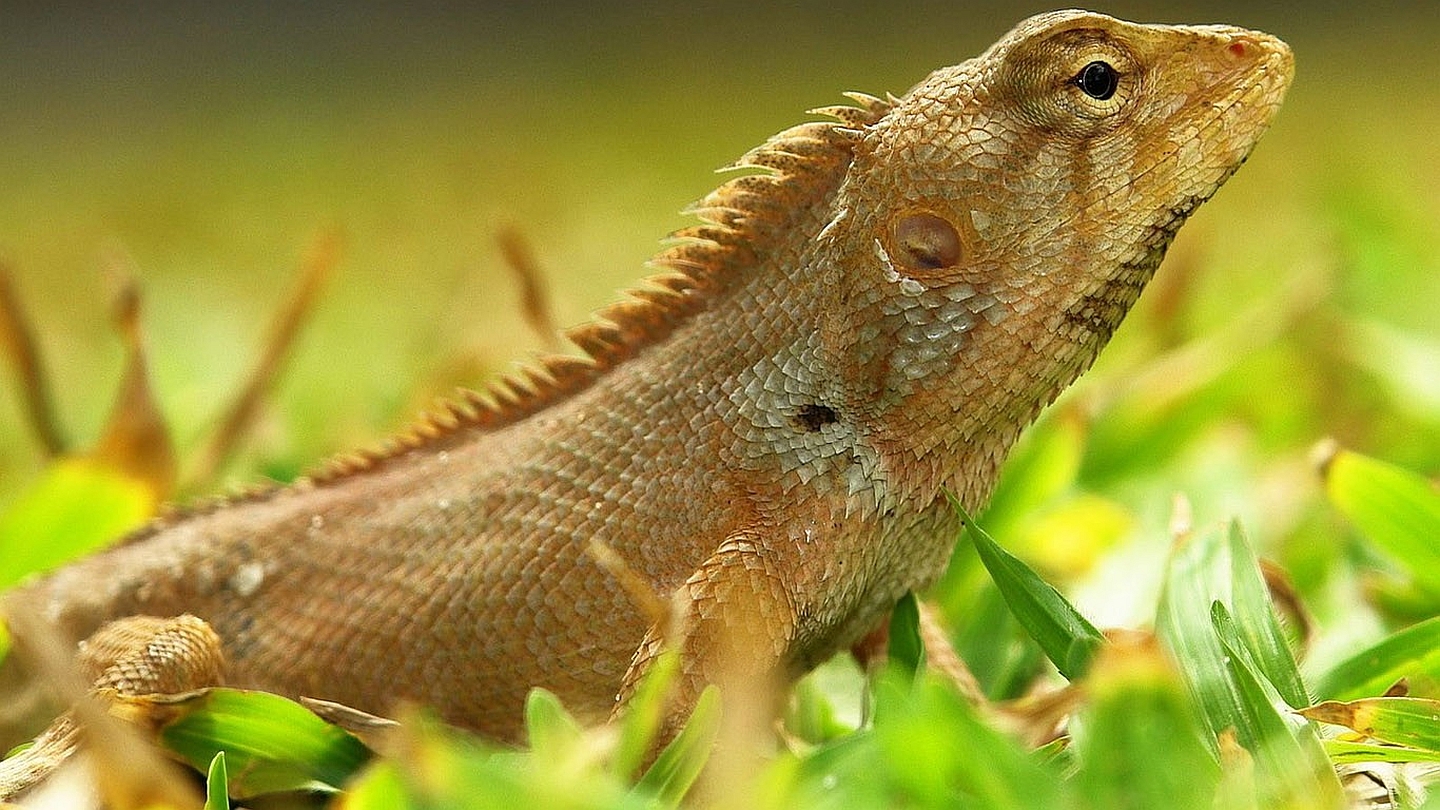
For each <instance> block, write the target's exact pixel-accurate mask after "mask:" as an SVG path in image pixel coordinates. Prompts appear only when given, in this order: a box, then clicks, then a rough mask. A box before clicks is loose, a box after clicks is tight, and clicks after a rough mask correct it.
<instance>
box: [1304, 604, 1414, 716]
mask: <svg viewBox="0 0 1440 810" xmlns="http://www.w3.org/2000/svg"><path fill="white" fill-rule="evenodd" d="M1401 678H1405V679H1407V680H1409V682H1410V688H1411V691H1412V693H1413V692H1430V693H1433V692H1440V616H1436V617H1433V618H1430V619H1426V620H1425V621H1423V622H1420V623H1419V624H1415V625H1411V626H1410V627H1407V628H1405V629H1404V630H1401V631H1399V632H1396V633H1393V634H1391V635H1389V636H1387V637H1386V638H1384V639H1383V640H1381V641H1380V642H1379V643H1377V644H1375V645H1374V646H1373V647H1370V648H1369V649H1366V650H1362V651H1360V652H1358V653H1356V654H1355V655H1352V656H1350V657H1349V658H1347V659H1345V660H1344V661H1341V662H1340V663H1338V664H1336V665H1335V666H1333V667H1331V668H1330V669H1329V670H1328V671H1326V672H1325V673H1324V674H1322V675H1320V677H1318V678H1315V679H1314V683H1315V694H1316V696H1317V697H1321V698H1325V699H1327V700H1354V699H1356V698H1362V697H1372V696H1375V695H1379V694H1382V693H1384V691H1385V690H1386V689H1389V688H1390V686H1391V685H1392V684H1394V683H1395V682H1396V681H1398V680H1400V679H1401Z"/></svg>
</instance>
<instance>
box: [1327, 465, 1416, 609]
mask: <svg viewBox="0 0 1440 810" xmlns="http://www.w3.org/2000/svg"><path fill="white" fill-rule="evenodd" d="M1325 491H1326V493H1327V494H1328V495H1329V496H1330V501H1331V502H1332V503H1334V504H1335V506H1336V507H1337V508H1338V509H1339V510H1340V511H1341V512H1342V513H1343V514H1344V515H1345V517H1347V518H1349V519H1350V521H1351V522H1352V523H1354V524H1355V525H1356V526H1357V527H1359V529H1360V531H1362V532H1364V534H1365V536H1366V537H1368V538H1369V539H1370V540H1371V542H1373V543H1374V544H1375V545H1377V546H1379V547H1380V548H1381V549H1383V550H1384V551H1385V552H1386V553H1387V554H1388V555H1389V556H1390V557H1392V558H1393V559H1394V560H1395V561H1396V562H1397V563H1399V564H1400V565H1402V566H1404V568H1405V570H1406V571H1408V572H1409V573H1410V575H1411V576H1412V577H1413V578H1414V579H1415V581H1416V582H1417V583H1419V584H1420V585H1421V586H1422V587H1424V588H1425V589H1426V590H1427V591H1429V592H1430V593H1431V594H1432V595H1436V596H1440V543H1437V542H1436V538H1437V537H1440V492H1437V491H1436V490H1435V488H1434V487H1433V486H1432V485H1431V484H1430V482H1429V481H1426V480H1425V478H1424V477H1422V476H1420V475H1417V474H1415V473H1413V472H1410V471H1409V470H1406V469H1403V468H1401V467H1396V466H1394V465H1393V464H1387V463H1385V462H1383V461H1379V460H1377V459H1373V458H1370V457H1368V456H1362V455H1360V454H1359V453H1353V452H1350V451H1348V450H1339V451H1337V452H1335V454H1334V455H1332V456H1331V457H1330V459H1329V461H1328V462H1327V463H1326V464H1325Z"/></svg>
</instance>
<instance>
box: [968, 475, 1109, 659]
mask: <svg viewBox="0 0 1440 810" xmlns="http://www.w3.org/2000/svg"><path fill="white" fill-rule="evenodd" d="M946 495H947V497H949V498H950V504H951V506H952V507H954V509H955V511H956V512H958V513H959V515H960V519H961V520H963V521H964V522H965V527H966V529H967V530H968V532H969V534H970V538H971V540H972V541H973V542H974V544H975V550H976V552H977V553H978V554H979V555H980V561H981V562H982V563H983V564H984V565H985V568H986V570H988V571H989V572H990V576H991V578H992V579H994V581H995V585H996V587H998V588H999V589H1000V593H1001V595H1003V596H1004V597H1005V603H1006V604H1007V605H1009V606H1010V610H1011V612H1012V613H1014V615H1015V618H1016V620H1017V621H1019V622H1020V624H1021V626H1023V627H1024V628H1025V630H1026V632H1028V633H1029V634H1030V635H1031V637H1033V638H1034V639H1035V641H1036V642H1037V643H1039V645H1040V648H1041V649H1042V650H1044V651H1045V655H1046V656H1048V657H1049V658H1050V660H1051V662H1053V663H1054V664H1055V668H1056V669H1058V670H1060V674H1061V675H1064V676H1065V677H1066V678H1069V679H1070V680H1074V679H1076V678H1078V677H1080V676H1081V675H1083V674H1084V673H1085V669H1086V668H1087V667H1088V666H1089V665H1090V661H1091V659H1092V658H1093V657H1094V655H1095V651H1096V650H1098V649H1099V648H1100V647H1101V645H1103V644H1104V642H1105V637H1104V636H1103V635H1101V633H1100V631H1099V630H1096V629H1095V626H1094V625H1092V624H1091V623H1090V622H1089V621H1088V620H1086V618H1085V617H1084V616H1082V615H1081V614H1080V611H1078V610H1076V609H1075V607H1074V606H1073V605H1071V604H1070V603H1069V602H1068V601H1066V599H1065V597H1063V596H1061V595H1060V592H1059V591H1057V590H1055V588H1054V586H1052V585H1050V583H1048V582H1046V581H1045V580H1043V579H1041V578H1040V576H1039V575H1038V574H1036V573H1035V572H1034V570H1032V569H1031V568H1030V567H1029V566H1027V565H1026V564H1025V563H1023V562H1021V561H1020V559H1019V558H1017V557H1016V556H1015V555H1013V554H1010V553H1009V552H1007V551H1005V550H1004V549H1003V548H1001V547H1000V544H999V543H997V542H995V539H994V538H993V537H991V536H990V535H989V534H988V533H986V532H985V530H984V529H981V528H980V527H979V526H977V525H975V522H974V520H973V519H971V517H970V516H969V515H968V514H966V513H965V510H964V508H963V507H962V506H961V505H960V502H959V501H958V500H956V498H955V497H954V496H953V495H950V494H949V493H946Z"/></svg>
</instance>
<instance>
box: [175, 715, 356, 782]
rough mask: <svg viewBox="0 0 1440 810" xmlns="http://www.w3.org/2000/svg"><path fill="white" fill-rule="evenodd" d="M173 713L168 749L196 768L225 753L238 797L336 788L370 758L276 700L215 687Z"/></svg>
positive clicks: (341, 734)
mask: <svg viewBox="0 0 1440 810" xmlns="http://www.w3.org/2000/svg"><path fill="white" fill-rule="evenodd" d="M172 708H173V709H174V710H175V716H174V718H173V719H171V720H170V721H168V722H167V723H166V724H165V725H164V727H163V728H162V729H161V732H160V736H161V739H162V740H163V741H164V743H165V745H166V746H167V747H168V748H169V749H170V750H171V751H174V752H175V753H177V754H179V755H180V757H181V758H182V759H184V760H185V761H187V762H189V763H190V765H191V766H192V767H194V768H196V769H197V770H200V769H204V768H205V767H206V766H207V765H208V764H209V762H210V760H211V759H212V758H213V757H214V755H215V754H216V752H218V751H225V752H226V754H227V755H228V758H229V763H228V766H227V768H228V770H229V771H230V772H231V773H232V774H233V776H232V778H231V780H230V793H231V794H232V795H234V796H235V797H236V798H241V799H243V798H248V797H250V796H256V795H259V794H262V793H272V792H279V791H289V790H301V789H305V790H335V789H338V788H339V787H340V786H341V785H343V784H345V783H346V782H347V781H349V779H350V778H351V777H352V776H353V775H354V774H355V772H356V771H357V770H358V769H359V768H360V767H361V766H362V765H364V764H365V762H366V761H368V760H369V759H370V756H371V755H370V752H369V751H368V750H367V749H366V748H365V746H363V745H361V744H360V741H359V740H357V739H355V737H353V736H351V735H350V734H349V733H347V732H345V731H342V730H340V729H339V728H336V727H335V726H332V725H330V724H328V723H326V722H325V721H323V720H321V719H320V718H318V717H316V716H315V715H314V714H312V713H310V712H309V711H308V710H306V709H305V708H304V707H302V706H300V705H299V704H297V703H293V702H291V701H289V700H286V699H285V698H282V697H279V696H278V695H272V694H269V693H265V692H247V691H242V690H237V689H211V690H208V691H205V692H200V693H196V694H195V695H194V696H191V697H187V698H186V699H185V700H184V701H182V702H180V703H177V704H175V705H174V706H173V707H172Z"/></svg>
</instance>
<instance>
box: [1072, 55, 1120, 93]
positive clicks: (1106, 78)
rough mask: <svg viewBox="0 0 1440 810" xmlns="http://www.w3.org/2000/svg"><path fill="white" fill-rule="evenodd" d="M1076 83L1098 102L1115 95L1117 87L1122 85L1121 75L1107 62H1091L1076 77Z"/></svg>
mask: <svg viewBox="0 0 1440 810" xmlns="http://www.w3.org/2000/svg"><path fill="white" fill-rule="evenodd" d="M1075 83H1076V84H1078V85H1080V89H1081V90H1084V91H1085V95H1087V96H1089V97H1091V98H1093V99H1095V100H1097V101H1105V100H1107V99H1109V98H1110V97H1111V96H1113V95H1115V86H1116V85H1118V84H1119V83H1120V74H1119V73H1116V72H1115V68H1113V67H1110V65H1108V64H1106V63H1105V62H1091V63H1090V64H1088V65H1086V66H1085V69H1084V70H1082V71H1080V75H1079V76H1076V77H1075Z"/></svg>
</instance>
